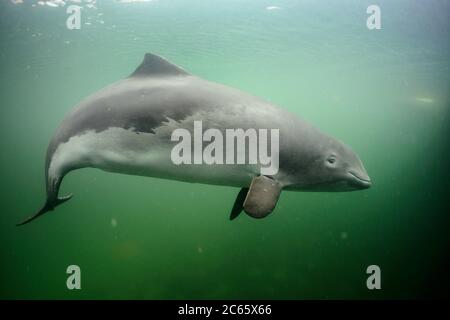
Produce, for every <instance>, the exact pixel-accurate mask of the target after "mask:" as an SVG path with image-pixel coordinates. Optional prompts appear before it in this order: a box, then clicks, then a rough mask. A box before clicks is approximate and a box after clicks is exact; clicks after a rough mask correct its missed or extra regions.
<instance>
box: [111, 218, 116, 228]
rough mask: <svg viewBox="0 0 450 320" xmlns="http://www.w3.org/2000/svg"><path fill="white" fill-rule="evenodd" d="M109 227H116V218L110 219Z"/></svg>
mask: <svg viewBox="0 0 450 320" xmlns="http://www.w3.org/2000/svg"><path fill="white" fill-rule="evenodd" d="M111 227H113V228H115V227H117V220H116V219H115V218H112V219H111Z"/></svg>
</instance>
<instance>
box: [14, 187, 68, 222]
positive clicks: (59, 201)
mask: <svg viewBox="0 0 450 320" xmlns="http://www.w3.org/2000/svg"><path fill="white" fill-rule="evenodd" d="M72 196H73V195H72V194H69V195H67V196H64V197H59V198H56V200H54V201H49V200H48V199H47V201H46V202H45V204H44V206H43V207H42V209H41V210H39V211H38V212H37V213H35V214H34V215H32V216H31V217H28V218H27V219H25V220H24V221H22V222H20V223H18V224H16V226H22V225H24V224H27V223H28V222H31V221H33V220H34V219H36V218H37V217H39V216H41V215H43V214H44V213H46V212H49V211H52V210H53V209H54V208H55V207H57V206H59V205H60V204H63V203H64V202H66V201H67V200H69V199H70V198H72Z"/></svg>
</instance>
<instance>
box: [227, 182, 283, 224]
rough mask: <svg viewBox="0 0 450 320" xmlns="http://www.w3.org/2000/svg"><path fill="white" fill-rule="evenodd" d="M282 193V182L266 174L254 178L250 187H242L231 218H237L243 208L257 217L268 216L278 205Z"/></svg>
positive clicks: (250, 214)
mask: <svg viewBox="0 0 450 320" xmlns="http://www.w3.org/2000/svg"><path fill="white" fill-rule="evenodd" d="M280 193H281V184H280V183H279V182H278V181H276V180H274V179H271V178H269V177H266V176H258V177H255V178H253V180H252V183H251V185H250V188H242V189H241V191H240V192H239V194H238V196H237V198H236V201H235V202H234V205H233V209H232V211H231V214H230V220H233V219H235V218H236V217H237V216H238V215H239V214H240V213H241V211H242V209H243V210H244V211H245V213H247V214H248V215H249V216H251V217H253V218H256V219H260V218H264V217H266V216H267V215H269V214H270V213H271V212H272V211H273V209H274V208H275V206H276V205H277V202H278V199H279V197H280Z"/></svg>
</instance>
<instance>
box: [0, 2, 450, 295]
mask: <svg viewBox="0 0 450 320" xmlns="http://www.w3.org/2000/svg"><path fill="white" fill-rule="evenodd" d="M97 2H98V3H97V4H96V7H97V9H94V8H89V7H87V4H86V3H84V2H83V3H82V4H81V5H82V6H83V9H82V16H81V20H82V25H81V29H80V30H68V29H67V28H66V25H65V22H66V19H67V17H68V15H67V14H66V11H65V10H66V7H67V5H66V7H55V8H54V7H50V6H45V5H44V6H41V5H35V6H32V5H31V4H32V3H33V2H32V1H31V2H30V1H25V3H23V4H12V3H11V2H9V1H2V2H1V4H0V40H1V46H0V68H1V69H0V70H1V73H0V103H1V106H0V108H1V109H0V110H1V113H0V115H1V117H0V121H1V123H0V143H1V151H2V152H1V158H0V161H1V163H0V173H1V190H0V203H1V205H2V207H1V214H0V241H1V247H0V298H3V299H12V298H14V299H15V298H25V299H36V298H62V299H88V298H99V299H115V298H125V299H188V298H189V299H197V298H199V299H207V298H212V299H217V298H226V299H234V298H289V299H307V298H320V299H327V298H332V299H334V298H352V299H355V298H430V297H449V296H450V294H449V291H448V290H449V289H448V288H449V285H450V281H449V278H450V277H449V275H448V274H449V272H450V265H449V263H448V262H449V260H450V259H449V244H450V241H449V240H450V233H449V232H450V230H449V227H450V218H449V210H448V195H449V192H448V182H449V163H450V162H449V161H450V156H449V155H450V154H449V141H448V138H449V120H450V119H449V108H450V95H449V88H450V86H449V84H450V72H449V66H450V59H449V58H450V44H449V40H448V39H449V33H450V3H449V2H447V1H438V0H434V1H412V0H410V1H384V0H383V1H307V0H304V1H287V0H284V1H283V0H279V1H277V0H271V1H256V0H252V1H194V0H190V1H180V0H177V1H165V0H159V1H151V2H142V3H119V2H113V1H97ZM373 3H376V4H378V5H379V6H380V8H381V23H382V29H381V30H372V31H370V30H368V29H367V27H366V18H367V17H368V15H367V14H366V8H367V7H368V6H369V5H370V4H373ZM270 6H277V7H278V8H275V9H272V10H268V9H267V7H270ZM86 23H88V24H86ZM145 52H152V53H157V54H161V55H163V56H165V57H166V58H168V59H169V60H170V61H172V62H174V63H176V64H178V65H180V66H182V67H184V68H185V69H186V70H188V71H190V72H191V73H193V74H196V75H198V76H201V77H203V78H206V79H209V80H212V81H215V82H220V83H223V84H227V85H230V86H233V87H236V88H239V89H241V90H243V91H247V92H250V93H252V94H255V95H257V96H261V97H263V98H265V99H268V100H270V101H272V102H274V103H276V104H278V105H281V106H283V107H284V108H286V109H288V110H290V111H292V112H294V113H296V114H298V115H299V116H301V117H303V118H305V119H306V120H308V121H310V122H311V123H313V124H315V125H316V126H318V127H319V128H321V129H322V130H323V131H325V132H327V133H329V134H331V135H333V136H335V137H337V138H339V139H341V140H343V141H345V142H346V143H347V144H349V145H350V146H352V148H353V149H354V150H355V151H356V152H357V153H358V154H359V156H360V157H361V159H362V160H363V162H364V165H365V167H366V168H367V170H368V173H369V175H370V176H371V178H372V180H373V187H372V188H371V189H368V190H364V191H358V192H351V193H296V192H284V193H283V194H282V195H281V198H280V201H279V203H278V206H277V208H276V210H275V212H274V213H273V214H271V215H270V216H269V217H267V218H266V219H263V220H254V219H251V218H250V217H248V216H246V215H242V216H240V217H239V218H238V219H236V220H235V221H232V222H230V221H229V220H228V215H229V210H230V208H231V206H232V204H233V202H234V199H235V197H236V194H237V192H238V189H234V188H230V187H219V186H209V185H201V184H188V183H181V182H175V181H167V180H158V179H153V178H145V177H137V176H126V175H118V174H111V173H106V172H103V171H99V170H95V169H83V170H79V171H74V172H72V173H70V174H69V175H68V176H67V177H66V178H65V180H64V183H63V186H62V190H61V194H66V193H72V192H73V193H74V194H75V196H74V198H73V200H71V201H70V202H68V203H67V204H64V205H62V206H61V207H59V208H58V209H57V210H55V211H53V212H51V213H49V214H47V215H46V216H44V217H42V218H40V219H38V220H36V221H34V222H33V223H31V224H29V225H26V226H23V227H20V228H19V227H15V226H14V224H15V223H17V222H18V221H20V220H21V219H23V218H24V217H26V216H28V215H30V214H31V213H33V212H34V211H36V210H37V209H38V208H40V206H41V205H42V204H43V202H44V199H45V192H44V158H45V152H46V148H47V144H48V142H49V140H50V138H51V136H52V134H53V132H54V131H55V129H56V128H57V126H58V124H59V123H60V121H61V120H62V118H63V117H64V115H65V114H66V113H67V112H68V111H69V110H71V108H72V107H73V106H74V105H75V104H76V103H77V102H78V101H80V100H81V99H82V98H84V97H85V96H87V95H88V94H90V93H92V92H94V91H96V90H98V89H100V88H101V87H103V86H105V85H107V84H109V83H112V82H114V81H116V80H119V79H121V78H124V77H125V76H127V75H128V74H130V73H131V72H132V71H133V70H134V69H135V68H136V66H137V65H138V64H139V63H140V61H141V59H142V57H143V55H144V53H145ZM71 264H76V265H78V266H80V268H81V286H82V289H81V290H72V291H71V290H68V289H67V287H66V279H67V277H68V275H67V274H66V268H67V266H69V265H71ZM372 264H376V265H379V266H380V268H381V277H382V278H381V279H382V280H381V281H382V289H381V290H368V289H367V287H366V278H367V276H368V275H367V274H366V268H367V266H369V265H372Z"/></svg>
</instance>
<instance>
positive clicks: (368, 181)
mask: <svg viewBox="0 0 450 320" xmlns="http://www.w3.org/2000/svg"><path fill="white" fill-rule="evenodd" d="M348 173H350V175H352V176H353V177H355V178H356V179H358V180H359V181H362V182H366V183H370V182H371V181H370V179H369V180H366V179H363V178H360V177H358V176H357V175H356V174H355V173H354V172H352V171H348Z"/></svg>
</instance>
